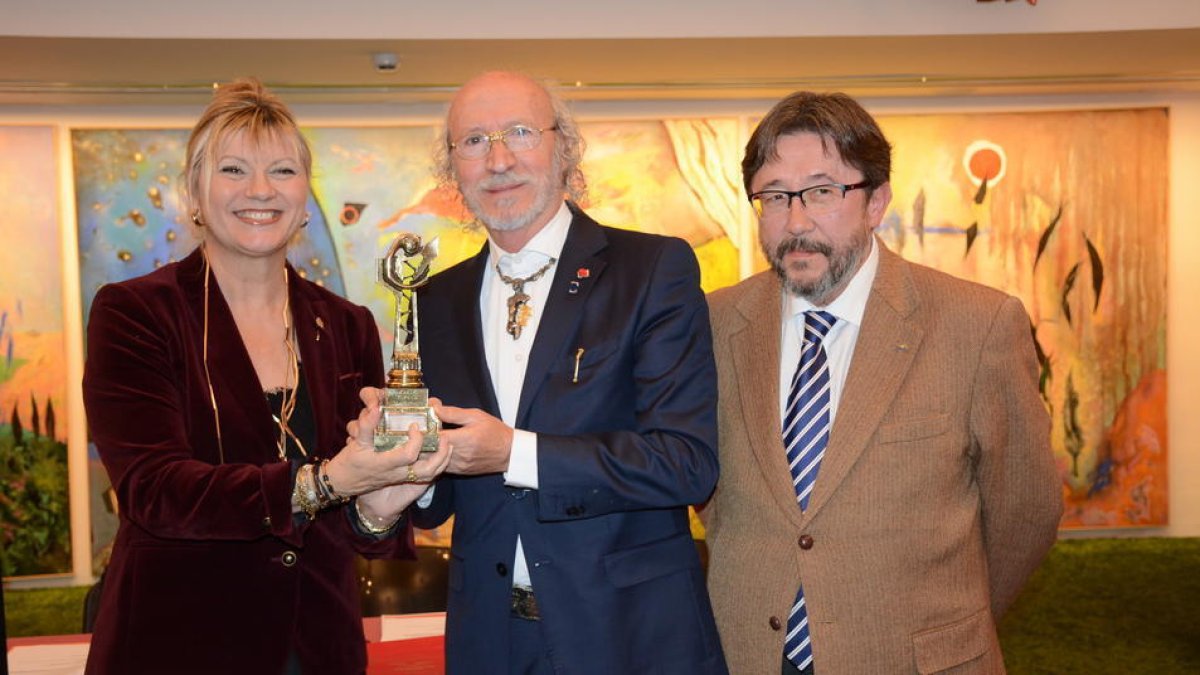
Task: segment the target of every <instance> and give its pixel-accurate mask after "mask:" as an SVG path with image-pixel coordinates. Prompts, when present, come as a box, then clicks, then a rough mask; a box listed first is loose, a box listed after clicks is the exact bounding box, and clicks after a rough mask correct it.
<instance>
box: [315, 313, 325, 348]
mask: <svg viewBox="0 0 1200 675" xmlns="http://www.w3.org/2000/svg"><path fill="white" fill-rule="evenodd" d="M323 330H325V320H324V319H322V318H321V317H319V316H318V317H317V342H320V341H321V331H323Z"/></svg>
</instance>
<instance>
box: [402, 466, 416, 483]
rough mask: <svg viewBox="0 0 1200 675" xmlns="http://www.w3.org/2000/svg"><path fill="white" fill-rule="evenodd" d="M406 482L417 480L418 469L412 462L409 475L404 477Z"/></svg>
mask: <svg viewBox="0 0 1200 675" xmlns="http://www.w3.org/2000/svg"><path fill="white" fill-rule="evenodd" d="M404 482H405V483H415V482H417V470H416V469H414V468H413V465H412V464H409V465H408V475H407V476H405V477H404Z"/></svg>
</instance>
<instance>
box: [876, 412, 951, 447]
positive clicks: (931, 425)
mask: <svg viewBox="0 0 1200 675" xmlns="http://www.w3.org/2000/svg"><path fill="white" fill-rule="evenodd" d="M949 429H950V413H940V414H936V415H930V416H928V417H922V418H920V419H915V420H905V421H903V422H897V423H895V424H888V425H886V426H881V427H879V431H878V432H876V434H875V438H876V440H877V441H878V442H879V443H881V444H882V443H903V442H904V441H918V440H921V439H922V438H932V437H934V436H940V435H942V434H944V433H946V431H947V430H949Z"/></svg>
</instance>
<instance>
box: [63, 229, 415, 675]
mask: <svg viewBox="0 0 1200 675" xmlns="http://www.w3.org/2000/svg"><path fill="white" fill-rule="evenodd" d="M288 273H289V279H290V289H291V290H290V294H291V308H292V314H293V317H294V320H295V326H296V339H297V343H298V348H299V352H300V358H301V360H302V361H303V363H304V374H305V378H306V382H307V385H306V386H307V387H308V390H309V393H310V398H311V400H312V406H313V413H314V417H315V421H316V427H317V442H316V447H315V448H309V449H308V451H309V456H310V457H315V458H327V457H331V456H332V455H334V454H335V453H336V452H337V451H338V450H339V449H340V448H341V447H342V445H343V443H344V441H345V438H346V429H345V425H346V423H347V422H348V421H349V420H351V419H353V418H354V417H356V416H357V415H358V412H359V410H360V409H361V407H362V403H361V401H360V399H359V397H358V392H359V389H360V388H361V387H363V386H366V385H372V386H380V385H381V384H382V382H383V363H382V360H381V358H380V357H381V350H380V346H379V334H378V331H377V329H376V327H375V322H374V320H373V319H372V317H371V314H370V312H369V311H368V310H367V309H365V308H363V307H359V306H356V305H353V304H351V303H349V302H347V301H345V300H343V299H341V298H339V297H337V296H336V295H334V294H333V293H330V292H329V291H326V290H325V289H323V288H321V287H319V286H317V285H316V284H313V283H311V282H308V281H305V280H303V279H301V278H299V276H297V275H296V273H295V271H294V270H292V269H291V268H290V267H289V272H288ZM209 283H210V300H209V303H210V306H209V328H208V367H209V371H210V372H211V374H212V389H213V392H214V393H215V395H216V401H217V406H218V409H219V412H220V424H221V438H222V441H223V443H224V454H225V457H224V462H223V463H222V462H221V460H220V456H219V451H218V445H217V434H216V425H215V420H214V414H213V409H212V405H211V404H210V402H209V389H208V382H207V378H206V377H205V373H204V359H203V350H202V341H203V326H204V261H203V258H202V256H201V255H200V254H199V252H198V251H196V252H193V253H192V254H191V255H190V256H188V257H187V258H186V259H184V260H183V261H181V262H179V263H175V264H170V265H167V266H165V267H163V268H161V269H159V270H157V271H155V272H153V273H151V274H148V275H146V276H143V277H139V278H137V279H132V280H130V281H126V282H123V283H118V284H110V285H107V286H104V287H103V288H101V289H100V291H99V292H98V293H97V294H96V298H95V301H94V302H93V305H92V311H91V317H90V318H89V321H88V358H87V365H86V367H85V370H84V378H83V391H84V403H85V407H86V409H87V417H88V423H89V426H90V428H91V435H92V440H93V441H94V442H95V444H96V447H97V449H98V450H99V453H100V458H101V459H102V460H103V462H104V466H105V468H106V469H107V470H108V475H109V477H110V479H111V480H112V484H113V487H114V488H115V489H116V492H117V500H118V503H119V506H120V526H119V529H118V530H117V536H116V542H115V545H114V548H113V554H112V560H111V562H110V564H109V567H108V570H107V572H106V575H105V580H104V591H103V594H102V597H101V601H100V610H99V614H98V616H97V620H96V627H95V632H94V633H93V635H92V646H91V653H90V654H89V657H88V667H87V672H88V673H122V674H126V673H143V672H146V673H150V672H153V673H161V672H200V673H254V674H256V675H257V674H260V673H279V672H282V670H283V667H284V664H285V661H286V660H287V656H288V653H289V650H290V649H292V648H293V646H294V648H295V649H296V650H297V652H298V654H299V656H300V660H301V663H302V665H303V666H304V669H305V672H306V673H307V672H312V673H330V674H335V673H361V672H363V671H364V670H365V669H366V645H365V642H364V638H363V632H362V620H361V610H360V600H359V588H358V584H357V581H356V578H355V565H354V554H355V553H360V554H362V555H364V556H366V557H389V556H391V557H396V556H405V557H412V555H413V544H412V529H411V526H410V525H409V524H408V523H407V519H406V522H405V523H404V526H403V527H402V528H400V530H399V535H398V536H394V537H392V538H389V539H385V540H383V541H376V540H375V539H372V538H368V537H366V536H363V535H360V534H358V533H357V532H356V531H355V530H354V528H353V527H352V525H351V521H350V517H349V515H350V514H349V513H348V511H347V509H348V508H349V507H339V508H333V509H329V510H327V511H324V512H322V513H320V514H318V515H317V517H316V519H315V520H314V521H312V522H308V521H307V520H305V519H296V520H300V521H301V522H300V523H299V524H297V523H296V521H295V520H294V519H293V516H292V513H291V495H292V471H291V467H290V466H289V464H288V463H287V462H281V461H279V457H278V451H277V449H276V444H275V442H276V439H277V436H278V433H279V429H278V425H277V424H276V423H275V422H274V420H272V418H271V413H270V409H269V408H268V404H267V400H266V398H265V397H264V395H263V392H262V388H261V386H260V385H259V383H258V378H257V376H256V375H255V372H254V367H253V365H252V364H251V362H250V357H249V354H248V353H247V352H246V350H245V347H244V346H243V344H242V341H241V338H240V336H239V334H238V329H237V326H236V325H235V324H234V321H233V316H232V314H231V313H230V311H229V306H228V305H227V304H226V303H225V299H224V297H223V296H222V295H221V292H220V289H219V288H218V287H217V284H216V279H215V278H214V279H212V280H211V281H210V282H209Z"/></svg>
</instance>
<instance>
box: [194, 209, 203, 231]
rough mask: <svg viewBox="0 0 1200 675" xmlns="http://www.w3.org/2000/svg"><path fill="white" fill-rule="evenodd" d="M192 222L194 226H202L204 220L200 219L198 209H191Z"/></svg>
mask: <svg viewBox="0 0 1200 675" xmlns="http://www.w3.org/2000/svg"><path fill="white" fill-rule="evenodd" d="M192 224H193V225H195V226H196V227H204V221H203V220H200V209H196V210H195V211H192Z"/></svg>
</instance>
